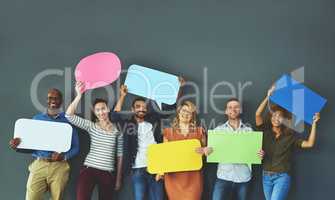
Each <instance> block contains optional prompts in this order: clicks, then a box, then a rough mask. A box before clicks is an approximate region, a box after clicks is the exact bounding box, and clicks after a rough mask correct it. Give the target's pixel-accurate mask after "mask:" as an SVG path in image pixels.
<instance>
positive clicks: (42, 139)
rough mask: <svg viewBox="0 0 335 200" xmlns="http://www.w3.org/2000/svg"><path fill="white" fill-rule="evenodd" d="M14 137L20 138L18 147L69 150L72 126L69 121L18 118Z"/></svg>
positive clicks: (57, 150)
mask: <svg viewBox="0 0 335 200" xmlns="http://www.w3.org/2000/svg"><path fill="white" fill-rule="evenodd" d="M14 138H20V139H21V143H20V144H19V146H18V147H17V148H20V149H33V150H43V151H55V152H59V153H61V152H67V151H68V150H69V149H70V148H71V139H72V127H71V125H69V124H67V123H62V122H51V121H42V120H34V119H18V120H17V121H16V122H15V128H14Z"/></svg>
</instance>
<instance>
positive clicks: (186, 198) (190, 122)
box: [156, 101, 207, 200]
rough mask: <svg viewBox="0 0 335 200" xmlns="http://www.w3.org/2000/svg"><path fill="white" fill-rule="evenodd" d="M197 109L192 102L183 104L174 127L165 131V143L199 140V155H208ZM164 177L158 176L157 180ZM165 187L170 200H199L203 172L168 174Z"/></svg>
mask: <svg viewBox="0 0 335 200" xmlns="http://www.w3.org/2000/svg"><path fill="white" fill-rule="evenodd" d="M196 115H197V113H196V107H195V105H194V104H193V103H192V102H190V101H185V102H183V103H182V104H181V105H180V106H178V108H177V114H176V117H175V119H174V120H173V123H172V127H171V128H166V129H164V131H163V133H164V142H170V141H177V140H187V139H198V140H199V141H200V142H201V145H202V146H203V147H202V148H198V149H196V151H197V153H199V154H202V155H204V154H206V151H207V148H204V146H206V135H205V132H204V130H203V128H201V127H198V126H197V123H196ZM160 178H162V176H159V175H157V177H156V179H157V180H158V179H160ZM164 185H165V189H166V193H167V196H168V199H169V200H198V199H201V194H202V190H203V186H202V185H203V177H202V172H201V171H200V170H198V171H187V172H175V173H167V174H165V175H164Z"/></svg>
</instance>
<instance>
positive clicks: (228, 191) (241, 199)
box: [213, 178, 249, 200]
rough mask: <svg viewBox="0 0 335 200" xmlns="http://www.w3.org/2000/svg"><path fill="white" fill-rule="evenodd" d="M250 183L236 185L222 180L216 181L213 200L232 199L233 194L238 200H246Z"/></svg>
mask: <svg viewBox="0 0 335 200" xmlns="http://www.w3.org/2000/svg"><path fill="white" fill-rule="evenodd" d="M248 183H249V182H246V183H234V182H231V181H226V180H222V179H218V178H217V179H216V182H215V185H214V191H213V200H228V199H231V196H232V194H233V192H235V196H236V199H237V200H246V199H247V192H248Z"/></svg>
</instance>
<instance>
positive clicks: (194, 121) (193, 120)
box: [171, 101, 197, 131]
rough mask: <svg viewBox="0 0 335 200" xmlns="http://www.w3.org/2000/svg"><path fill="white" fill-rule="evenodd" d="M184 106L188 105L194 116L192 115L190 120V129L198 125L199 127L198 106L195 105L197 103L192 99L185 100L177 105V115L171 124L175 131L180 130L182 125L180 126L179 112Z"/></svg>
mask: <svg viewBox="0 0 335 200" xmlns="http://www.w3.org/2000/svg"><path fill="white" fill-rule="evenodd" d="M184 106H187V107H189V108H190V109H191V110H192V117H191V121H190V129H191V130H195V129H196V127H197V108H196V107H195V105H194V104H193V103H192V102H191V101H184V102H183V103H181V104H180V105H179V106H178V107H177V112H176V117H175V118H174V119H173V122H172V124H171V126H172V129H173V130H174V131H175V130H178V129H179V128H180V126H179V122H180V119H179V113H180V111H181V109H182V108H183V107H184Z"/></svg>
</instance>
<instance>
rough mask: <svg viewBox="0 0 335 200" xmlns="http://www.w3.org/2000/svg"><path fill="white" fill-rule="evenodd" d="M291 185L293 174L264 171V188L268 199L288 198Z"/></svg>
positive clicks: (279, 199) (281, 199)
mask: <svg viewBox="0 0 335 200" xmlns="http://www.w3.org/2000/svg"><path fill="white" fill-rule="evenodd" d="M290 186H291V176H290V175H289V174H287V173H272V172H271V173H268V172H265V171H263V190H264V195H265V199H266V200H284V199H286V197H287V195H288V192H289V190H290Z"/></svg>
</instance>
